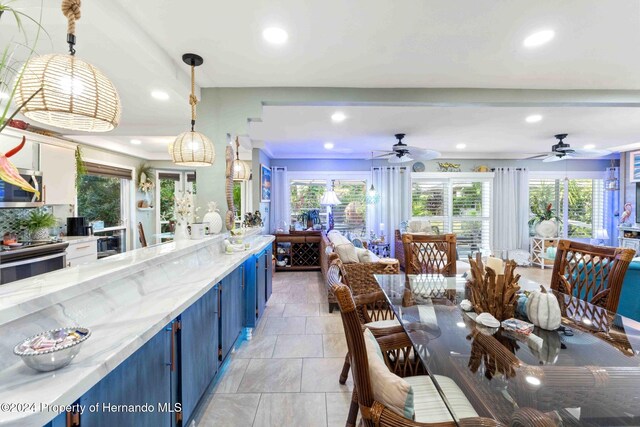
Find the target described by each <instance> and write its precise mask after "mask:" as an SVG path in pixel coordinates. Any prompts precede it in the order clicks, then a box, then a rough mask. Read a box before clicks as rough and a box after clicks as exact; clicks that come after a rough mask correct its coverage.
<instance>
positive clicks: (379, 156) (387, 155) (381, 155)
mask: <svg viewBox="0 0 640 427" xmlns="http://www.w3.org/2000/svg"><path fill="white" fill-rule="evenodd" d="M395 155H396V153H384V154H380V155H378V156H373V158H374V159H381V158H383V157H389V156H395Z"/></svg>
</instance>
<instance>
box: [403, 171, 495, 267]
mask: <svg viewBox="0 0 640 427" xmlns="http://www.w3.org/2000/svg"><path fill="white" fill-rule="evenodd" d="M491 182H492V181H491V179H490V178H489V179H487V178H468V179H466V178H416V179H414V180H413V182H412V193H411V211H412V217H413V218H416V219H427V220H429V221H430V222H431V225H432V226H436V227H437V228H438V231H439V232H440V233H443V234H444V233H454V234H456V239H457V242H458V252H459V254H460V256H461V257H464V256H466V255H467V254H470V253H472V252H474V251H478V250H488V249H489V245H490V232H491Z"/></svg>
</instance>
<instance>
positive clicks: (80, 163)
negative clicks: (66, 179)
mask: <svg viewBox="0 0 640 427" xmlns="http://www.w3.org/2000/svg"><path fill="white" fill-rule="evenodd" d="M86 174H87V166H86V165H85V164H84V160H83V159H82V148H81V147H80V146H79V145H78V146H77V147H76V191H77V190H78V189H79V188H80V183H81V182H82V177H83V176H85V175H86Z"/></svg>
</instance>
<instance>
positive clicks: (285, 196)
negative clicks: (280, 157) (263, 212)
mask: <svg viewBox="0 0 640 427" xmlns="http://www.w3.org/2000/svg"><path fill="white" fill-rule="evenodd" d="M288 190H289V186H288V180H287V168H286V167H280V166H275V167H273V168H271V209H270V210H269V224H270V228H271V231H274V230H275V229H276V228H278V227H279V226H281V224H284V228H285V231H286V230H288V229H289V226H290V225H291V224H290V223H289V221H290V220H291V218H290V217H291V214H290V213H289V204H290V203H289V192H288Z"/></svg>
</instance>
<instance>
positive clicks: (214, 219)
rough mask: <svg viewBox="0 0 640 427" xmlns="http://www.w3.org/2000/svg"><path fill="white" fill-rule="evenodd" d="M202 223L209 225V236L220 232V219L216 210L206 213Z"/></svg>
mask: <svg viewBox="0 0 640 427" xmlns="http://www.w3.org/2000/svg"><path fill="white" fill-rule="evenodd" d="M202 222H204V223H209V234H218V233H220V231H222V217H221V216H220V212H218V211H217V210H213V211H212V210H210V211H209V212H207V213H206V214H205V215H204V218H202Z"/></svg>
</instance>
